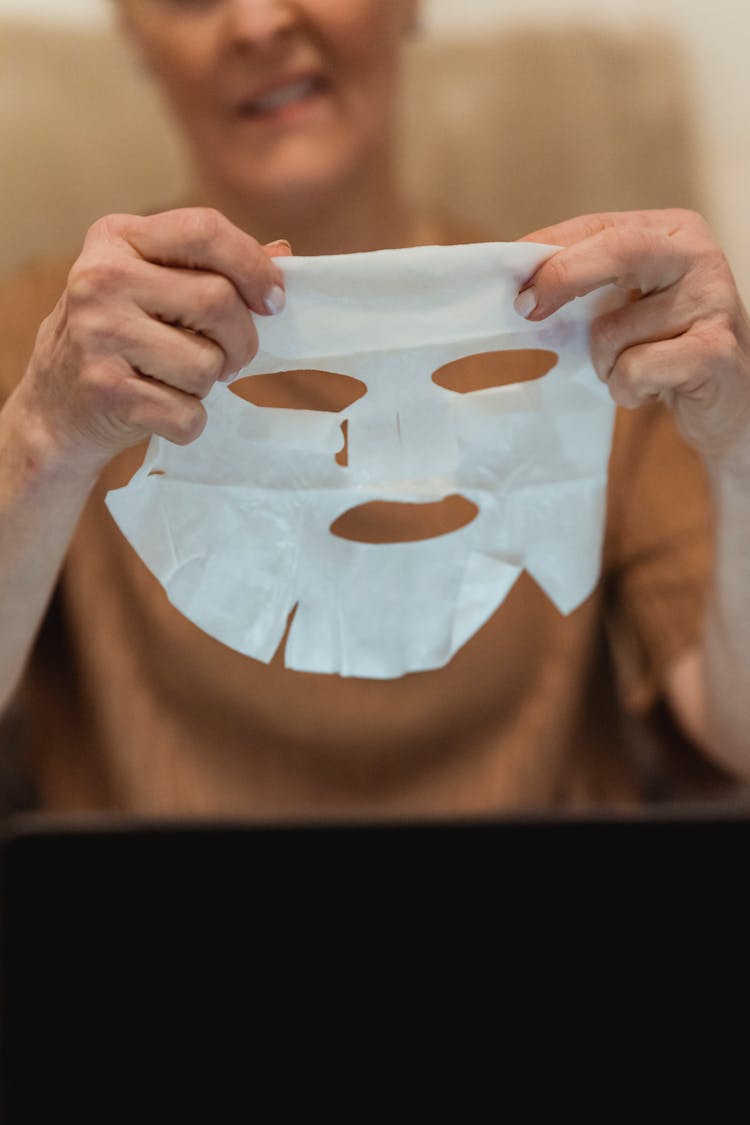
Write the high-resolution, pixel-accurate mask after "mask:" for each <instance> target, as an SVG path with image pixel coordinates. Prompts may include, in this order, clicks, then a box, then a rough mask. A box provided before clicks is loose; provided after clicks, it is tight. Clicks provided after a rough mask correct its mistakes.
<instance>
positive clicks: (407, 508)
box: [330, 494, 479, 543]
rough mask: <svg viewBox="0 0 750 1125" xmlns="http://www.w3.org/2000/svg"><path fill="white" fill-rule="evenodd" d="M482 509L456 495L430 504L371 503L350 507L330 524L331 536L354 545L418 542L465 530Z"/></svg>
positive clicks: (382, 501)
mask: <svg viewBox="0 0 750 1125" xmlns="http://www.w3.org/2000/svg"><path fill="white" fill-rule="evenodd" d="M478 515H479V508H478V507H477V506H476V504H472V502H471V500H467V499H466V497H465V496H459V495H458V494H453V495H452V496H446V497H444V499H442V500H435V501H433V502H432V503H428V504H413V503H402V502H400V501H393V500H371V501H370V502H369V503H367V504H359V505H358V506H357V507H356V508H350V509H349V511H348V512H344V513H343V515H340V516H339V518H338V519H337V520H334V521H333V523H332V524H331V529H330V530H331V534H332V535H336V536H337V537H338V538H339V539H349V540H350V541H351V542H353V543H419V542H421V541H422V540H424V539H436V538H437V537H438V536H439V535H449V534H450V533H451V532H453V531H459V530H460V529H461V528H462V527H466V526H467V524H470V523H471V521H472V520H474V519H476V517H477V516H478Z"/></svg>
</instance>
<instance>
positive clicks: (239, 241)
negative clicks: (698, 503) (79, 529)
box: [0, 0, 750, 775]
mask: <svg viewBox="0 0 750 1125" xmlns="http://www.w3.org/2000/svg"><path fill="white" fill-rule="evenodd" d="M118 8H119V11H120V15H121V19H122V23H123V26H124V27H125V29H126V31H127V33H128V35H129V36H130V38H131V41H132V43H133V46H134V49H135V50H136V51H137V52H138V53H139V55H140V56H141V58H142V59H143V61H144V63H145V65H146V66H147V67H148V68H149V69H150V70H151V71H152V73H153V74H154V76H155V77H156V79H157V81H158V82H159V83H160V85H161V86H162V88H163V90H164V93H165V96H166V98H167V100H168V101H169V103H170V105H171V106H172V109H173V111H174V113H175V115H176V117H177V120H178V123H179V124H180V125H181V127H182V129H183V131H184V133H185V136H186V138H187V140H188V142H189V145H190V147H191V150H192V154H193V158H194V163H195V172H196V199H197V200H198V201H199V202H200V203H201V204H202V206H199V207H195V208H188V209H184V210H181V211H179V212H169V213H166V214H163V215H156V216H152V217H150V218H146V219H143V218H137V217H133V216H108V217H107V218H105V219H102V220H101V221H100V222H99V223H97V224H95V225H94V227H92V229H91V231H90V232H89V235H88V237H87V239H86V243H85V245H84V247H83V250H82V253H81V256H80V257H79V259H78V261H77V262H76V264H75V266H74V268H73V270H72V271H71V275H70V279H69V283H68V286H67V288H66V291H65V293H64V294H63V295H62V297H61V299H60V301H59V303H58V305H57V307H56V309H55V310H54V312H53V313H52V314H51V316H50V317H49V318H48V319H47V321H45V323H44V324H43V325H42V328H41V330H40V333H39V337H38V340H37V345H36V348H35V350H34V354H33V357H32V360H31V363H30V365H29V368H28V371H27V373H26V376H25V377H24V379H23V380H22V382H21V384H20V385H19V387H18V388H17V390H16V392H15V393H14V394H13V395H12V396H11V398H10V400H9V401H8V403H7V405H6V406H5V408H4V409H3V411H2V413H1V414H0V449H2V458H1V459H0V568H1V573H2V582H3V589H4V595H5V596H4V597H3V599H2V602H1V603H0V614H2V617H0V637H2V645H1V646H0V703H2V702H4V701H5V700H7V699H8V698H9V696H10V694H11V692H12V691H13V688H14V686H15V684H16V683H17V680H18V677H19V675H20V671H21V669H22V666H23V662H24V660H25V657H26V654H27V653H28V650H29V648H30V646H31V644H32V642H33V638H34V635H35V632H36V629H37V627H38V624H39V621H40V619H41V617H42V615H43V613H44V609H45V606H46V604H47V601H48V598H49V595H50V592H51V590H52V588H53V585H54V581H55V577H56V574H57V572H58V570H59V566H60V564H61V562H62V559H63V557H64V554H65V551H66V549H67V545H68V543H69V540H70V537H71V535H72V534H73V531H74V528H75V523H76V520H77V518H78V514H79V512H80V510H81V507H82V505H83V503H84V502H85V499H86V496H87V494H88V492H89V490H90V488H91V486H92V484H93V482H94V481H95V479H96V477H97V475H98V473H99V472H100V471H101V468H102V466H103V465H104V464H106V462H107V461H108V460H109V459H110V458H111V457H112V456H113V455H114V454H115V453H116V452H118V451H119V450H121V449H122V448H124V447H126V446H128V445H131V444H135V443H137V442H138V441H140V440H142V438H143V437H144V436H145V435H147V434H149V433H158V434H161V435H163V436H165V437H167V438H169V439H170V440H173V441H177V442H180V443H187V442H190V441H191V440H193V439H194V438H195V437H197V436H198V434H199V433H200V431H201V429H202V427H203V424H204V421H205V415H204V412H203V407H202V406H201V398H202V397H204V396H205V394H206V393H207V392H208V390H209V389H210V388H211V386H212V385H213V383H214V382H215V381H216V380H217V379H222V378H226V377H227V375H229V374H230V373H231V372H232V371H234V370H237V368H239V367H240V366H241V365H242V364H243V363H245V362H247V361H248V360H249V359H250V358H251V356H252V355H253V354H254V351H255V348H256V346H257V341H256V337H255V331H254V328H253V325H252V320H251V318H250V317H249V316H248V310H251V311H252V313H253V314H254V315H268V314H269V313H270V312H271V311H272V310H273V309H274V308H278V307H280V303H281V302H282V301H283V292H282V286H283V281H282V278H281V274H280V271H279V270H278V268H277V267H276V266H275V265H274V263H273V260H272V259H273V257H274V256H275V255H277V254H283V253H288V252H289V249H288V247H287V246H285V245H282V244H271V243H272V242H273V240H275V239H278V238H280V237H283V238H286V239H288V240H289V241H290V242H291V244H292V245H293V246H294V248H295V251H296V252H298V253H332V252H343V251H348V250H367V249H376V248H379V247H386V246H394V245H408V244H409V242H410V240H412V239H413V236H414V235H413V226H412V220H411V218H410V216H409V215H408V212H407V211H406V209H405V208H404V207H403V205H402V203H401V201H400V199H399V197H398V195H397V193H396V190H395V186H394V177H393V168H392V162H391V149H390V138H391V128H392V109H393V96H394V90H395V88H396V81H395V79H396V75H397V70H398V51H399V44H400V42H401V39H402V38H403V36H404V34H406V33H407V32H408V29H409V27H410V26H411V24H412V23H413V20H414V16H415V6H414V5H413V4H412V3H409V2H407V0H120V3H119V5H118ZM309 78H311V79H312V81H313V86H314V91H313V92H311V94H310V96H309V97H303V98H301V99H300V100H299V104H297V105H291V107H287V108H284V109H282V110H280V111H278V112H277V111H273V112H266V111H263V112H260V113H257V112H255V111H254V110H253V106H255V107H256V108H257V102H258V99H259V98H260V99H261V101H262V99H263V97H264V96H265V95H267V94H268V93H269V92H271V91H273V90H278V89H279V88H280V87H284V86H285V85H286V87H287V88H288V87H289V85H290V84H294V83H295V82H298V81H307V79H309ZM311 89H312V88H311ZM243 107H244V108H243ZM248 231H249V232H251V233H247V232H248ZM528 238H529V239H530V240H536V241H542V242H545V243H553V244H558V245H561V246H562V247H563V249H562V250H561V251H560V252H559V253H558V254H556V255H555V256H554V257H553V258H551V259H550V260H549V261H548V262H547V263H546V264H545V265H543V266H542V267H541V269H540V270H539V271H538V272H537V274H536V275H535V276H534V277H533V278H530V279H529V280H528V283H527V285H526V286H525V287H524V291H523V292H522V294H521V295H520V299H519V305H518V307H519V310H521V311H522V312H524V313H526V314H528V315H530V316H531V318H532V319H534V320H543V319H544V318H545V317H547V316H549V315H551V314H552V313H553V312H554V311H555V310H556V309H557V308H559V307H561V305H563V304H565V303H566V302H567V301H568V300H571V299H572V298H573V297H575V296H578V295H580V294H583V293H587V292H590V291H591V290H593V289H595V288H597V287H598V286H601V285H604V284H606V283H609V282H611V281H614V282H615V283H616V284H618V285H620V286H621V287H623V288H624V289H626V290H627V291H628V292H629V293H630V295H631V301H630V303H629V304H628V305H627V306H626V307H625V308H623V309H621V310H619V311H618V312H616V313H612V314H609V315H608V316H607V317H605V318H602V320H601V321H600V322H599V323H598V324H597V325H596V326H595V328H594V334H593V343H592V347H593V358H594V364H595V366H596V369H597V371H598V373H599V375H600V377H601V378H602V379H604V381H605V382H606V383H607V385H608V386H609V388H610V390H611V392H612V395H613V397H614V399H615V400H616V401H617V402H619V403H621V404H622V405H624V406H627V407H634V406H637V405H638V403H640V402H641V401H644V400H646V399H648V398H650V397H652V396H654V395H659V396H662V397H665V398H666V399H667V400H668V401H669V402H670V403H671V404H672V405H673V407H674V409H675V411H676V413H677V416H678V419H679V421H680V424H681V425H682V427H683V429H684V431H685V432H686V434H687V435H688V437H689V439H690V440H691V441H692V442H693V443H694V444H695V445H696V446H697V447H698V449H700V450H701V452H702V453H703V455H704V456H705V458H706V460H707V462H708V463H709V468H710V471H711V476H712V480H713V482H714V491H715V496H716V504H717V532H718V559H717V578H716V588H715V590H714V593H713V597H712V602H711V612H710V616H709V621H708V623H707V630H706V639H705V643H704V644H703V646H702V647H701V648H700V650H696V651H695V652H691V653H686V654H684V655H683V657H681V658H680V660H679V661H678V662H677V664H676V666H675V667H674V668H672V669H670V670H669V672H668V674H667V682H666V685H665V686H666V690H667V692H668V695H669V698H670V700H671V702H672V705H673V708H674V710H675V713H676V715H677V716H678V718H679V719H680V721H681V722H682V724H683V725H684V727H685V729H686V730H687V731H688V733H689V734H690V735H691V736H692V737H693V739H694V740H695V741H696V742H697V743H698V744H700V745H703V746H704V747H706V749H707V750H709V751H710V752H712V753H713V754H714V755H715V756H716V757H718V758H719V759H720V760H721V761H723V762H725V763H728V764H730V765H731V766H732V768H734V769H736V770H737V772H739V773H742V774H745V775H748V774H750V750H749V749H748V745H747V735H746V733H745V732H746V731H747V730H749V729H750V704H749V703H748V698H750V693H748V692H747V691H746V687H743V685H746V684H747V683H749V682H750V645H749V644H748V642H747V640H746V638H747V637H748V636H750V594H749V592H750V575H748V568H747V562H746V560H747V559H748V558H750V541H748V535H747V534H746V532H745V531H744V530H743V529H745V528H746V527H748V526H750V519H748V511H747V500H746V497H747V495H748V494H750V489H749V488H748V483H749V480H748V478H749V476H750V464H748V462H749V461H750V458H748V456H747V453H746V451H747V449H748V448H750V435H749V434H748V430H749V428H750V331H749V330H748V320H747V315H746V313H745V311H744V309H743V308H742V305H741V302H740V300H739V297H738V295H737V291H736V287H735V285H734V282H733V279H732V277H731V273H730V271H729V268H728V266H727V263H726V259H725V258H724V255H723V254H722V252H721V250H720V249H719V247H718V246H717V245H716V243H715V241H714V239H713V237H712V235H711V233H710V231H709V229H708V228H707V226H706V224H705V223H704V221H703V220H702V219H701V218H700V217H699V216H696V215H693V214H690V213H686V212H681V211H663V212H640V213H631V214H623V215H594V216H586V217H583V218H579V219H574V220H572V221H570V222H568V223H564V224H561V225H559V226H556V227H553V228H549V229H548V230H544V231H537V232H535V233H534V234H531V235H529V236H528Z"/></svg>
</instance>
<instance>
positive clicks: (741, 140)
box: [0, 0, 750, 296]
mask: <svg viewBox="0 0 750 1125" xmlns="http://www.w3.org/2000/svg"><path fill="white" fill-rule="evenodd" d="M107 7H108V0H0V16H6V15H13V16H16V17H18V18H23V19H29V18H32V17H33V18H37V17H38V18H40V19H47V20H57V21H65V22H75V21H78V22H83V23H85V22H87V21H90V20H96V19H104V18H106V17H107ZM565 18H571V19H585V20H586V21H587V22H595V23H599V24H603V25H606V26H609V27H612V26H614V27H621V28H628V27H633V26H637V25H641V26H642V25H643V24H644V23H645V24H647V25H648V24H653V25H654V26H658V27H660V28H664V27H666V28H668V29H669V30H670V32H672V33H673V34H674V36H675V37H676V38H677V39H678V41H679V42H680V43H681V45H682V47H683V50H684V53H685V57H686V61H687V64H688V66H689V68H690V71H691V74H692V78H693V84H694V89H695V114H696V120H697V127H698V132H699V137H700V139H701V142H702V152H703V154H704V159H705V162H706V173H707V174H706V181H707V184H708V188H709V191H710V196H709V207H710V218H711V220H712V222H713V224H714V227H715V229H716V231H717V234H718V236H719V238H720V240H721V241H722V243H723V244H724V246H725V248H726V250H727V252H728V254H729V257H730V259H731V260H732V262H733V264H734V266H735V271H736V273H737V275H738V278H739V280H740V283H741V285H742V288H743V290H744V292H745V293H746V294H747V295H748V296H750V223H749V222H748V220H747V218H746V213H747V201H746V196H747V189H746V184H747V182H748V181H750V128H748V124H747V105H748V102H749V101H750V69H749V68H748V67H747V63H746V54H747V50H746V45H747V43H748V42H750V4H748V3H747V0H710V2H709V0H620V3H619V4H613V5H607V6H604V5H602V3H601V0H524V2H523V4H521V3H520V2H516V3H513V2H511V0H461V3H457V0H426V2H425V14H424V24H425V28H426V29H427V30H435V31H439V32H448V33H456V32H459V33H460V32H461V30H466V31H471V30H476V29H477V28H481V27H486V26H495V27H502V26H503V25H504V24H508V23H517V22H520V21H523V22H524V23H528V22H534V21H535V20H540V21H542V20H547V19H554V20H560V19H565Z"/></svg>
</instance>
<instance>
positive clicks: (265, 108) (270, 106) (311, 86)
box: [249, 78, 318, 113]
mask: <svg viewBox="0 0 750 1125" xmlns="http://www.w3.org/2000/svg"><path fill="white" fill-rule="evenodd" d="M317 89H318V84H317V82H315V81H314V80H313V79H312V78H306V79H304V80H301V81H299V82H291V83H290V84H289V85H288V86H282V87H281V88H280V89H278V90H274V91H273V92H272V93H270V94H266V95H264V97H262V98H256V100H255V101H254V102H251V103H250V106H249V109H250V111H251V112H252V113H273V112H274V110H277V109H284V108H285V107H286V106H288V105H292V103H293V102H301V101H304V99H305V98H309V97H310V96H311V95H312V94H314V93H315V91H316V90H317Z"/></svg>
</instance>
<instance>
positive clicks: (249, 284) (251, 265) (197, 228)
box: [92, 207, 284, 315]
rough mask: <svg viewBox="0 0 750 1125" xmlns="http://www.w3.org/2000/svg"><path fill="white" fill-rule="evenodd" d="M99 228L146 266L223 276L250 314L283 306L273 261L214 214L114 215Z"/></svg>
mask: <svg viewBox="0 0 750 1125" xmlns="http://www.w3.org/2000/svg"><path fill="white" fill-rule="evenodd" d="M103 224H104V225H103V226H101V231H102V233H104V234H105V235H106V236H107V237H109V238H112V237H114V238H120V239H122V240H124V241H125V242H126V243H127V244H128V245H129V246H130V247H131V248H132V249H133V250H135V251H136V253H138V254H139V255H140V256H141V257H142V258H145V259H146V260H147V261H149V262H154V263H155V264H158V265H167V266H179V267H183V268H186V269H193V270H205V271H208V272H210V273H218V274H221V275H223V276H224V277H226V278H228V279H229V280H230V281H231V282H232V283H233V285H234V286H235V287H236V288H237V291H238V292H239V294H240V296H241V297H242V299H243V301H244V302H245V304H246V305H247V307H248V308H250V309H252V310H253V312H256V313H260V314H261V315H270V314H272V313H276V312H280V311H281V309H282V308H283V306H284V275H283V273H282V272H281V270H280V268H279V266H278V265H277V264H276V263H275V262H274V260H273V257H270V256H269V255H268V254H266V253H265V252H264V251H263V249H262V247H261V246H260V245H259V244H258V243H257V242H256V240H255V239H254V238H251V236H250V235H249V234H246V233H245V232H244V231H241V230H240V229H239V228H238V227H235V226H234V225H233V224H232V223H230V222H229V220H228V219H226V218H224V216H223V215H221V214H220V213H219V212H218V211H214V210H212V209H210V208H205V207H194V208H184V209H181V210H177V211H165V212H162V214H160V215H149V216H146V217H145V218H144V217H141V216H133V215H120V216H115V217H110V219H108V220H103ZM99 225H100V224H96V225H95V228H92V231H95V229H96V226H99Z"/></svg>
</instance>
